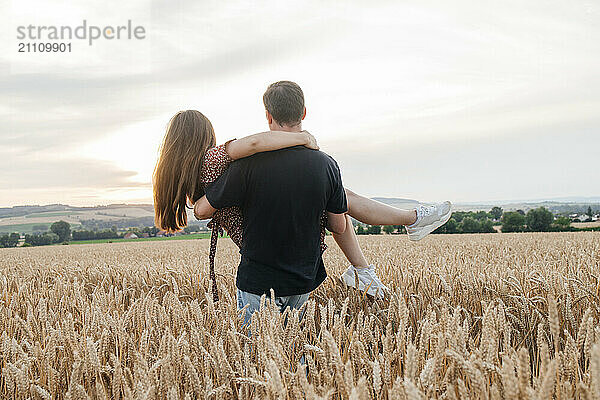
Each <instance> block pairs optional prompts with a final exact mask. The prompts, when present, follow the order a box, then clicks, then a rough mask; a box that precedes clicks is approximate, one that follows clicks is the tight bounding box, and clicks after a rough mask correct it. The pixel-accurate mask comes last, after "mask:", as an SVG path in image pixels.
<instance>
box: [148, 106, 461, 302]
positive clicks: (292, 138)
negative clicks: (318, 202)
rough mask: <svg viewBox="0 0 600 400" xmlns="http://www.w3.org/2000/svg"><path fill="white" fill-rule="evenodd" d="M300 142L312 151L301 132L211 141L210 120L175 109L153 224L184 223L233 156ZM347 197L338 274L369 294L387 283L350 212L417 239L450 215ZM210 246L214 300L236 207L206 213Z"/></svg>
mask: <svg viewBox="0 0 600 400" xmlns="http://www.w3.org/2000/svg"><path fill="white" fill-rule="evenodd" d="M293 146H306V147H308V148H311V149H315V150H318V146H317V143H316V141H315V139H314V137H313V136H312V135H311V134H309V133H308V132H306V131H303V132H299V133H292V132H283V131H269V132H263V133H257V134H255V135H251V136H247V137H244V138H242V139H235V140H230V141H228V142H227V143H225V144H222V145H220V146H216V138H215V133H214V130H213V127H212V124H211V123H210V121H209V120H208V118H206V117H205V116H204V115H203V114H202V113H200V112H199V111H195V110H187V111H180V112H178V113H177V114H175V116H173V118H171V121H170V122H169V125H168V127H167V133H166V135H165V138H164V141H163V144H162V147H161V151H160V156H159V159H158V163H157V165H156V168H155V171H154V209H155V221H156V225H157V226H158V227H159V228H161V229H164V230H166V231H168V232H173V231H178V230H180V229H182V228H183V227H185V226H186V225H187V212H186V208H187V204H188V202H191V203H192V204H193V203H195V202H196V201H197V200H198V199H200V198H201V197H202V196H203V195H204V188H205V186H206V185H208V184H209V183H211V182H213V181H214V180H216V179H217V178H218V177H219V176H220V175H221V174H222V173H223V172H224V171H225V170H226V169H227V167H228V165H229V164H230V163H231V162H232V161H233V160H236V159H240V158H244V157H248V156H251V155H253V154H256V153H259V152H264V151H272V150H278V149H283V148H286V147H293ZM346 194H347V200H348V215H347V216H346V224H347V228H346V231H345V232H344V233H343V234H339V235H338V234H334V235H333V236H334V239H335V241H336V242H337V244H338V245H339V246H340V248H341V249H342V251H343V252H344V255H345V256H346V258H347V259H348V261H349V262H350V267H349V268H348V269H347V270H346V271H345V272H344V274H343V275H342V277H341V279H342V281H343V282H344V283H346V284H347V285H349V286H352V287H355V286H356V278H355V274H356V275H357V276H358V282H359V287H358V289H359V290H363V291H364V290H365V289H366V288H368V293H369V294H371V295H376V294H377V295H379V296H383V295H384V292H386V291H388V288H387V287H386V286H385V285H384V284H383V283H382V282H381V281H380V280H379V278H378V277H377V274H376V273H375V269H374V266H373V265H369V264H368V262H367V260H366V259H365V256H364V254H363V253H362V251H361V249H360V246H359V244H358V240H357V238H356V234H355V232H354V228H353V226H352V221H351V219H350V216H352V217H354V218H355V219H357V220H359V221H361V222H364V223H367V224H370V225H404V226H406V227H407V231H408V233H409V238H410V239H411V240H420V239H422V238H423V237H425V236H426V235H427V234H429V233H430V232H432V231H433V230H434V229H436V228H438V227H439V226H441V225H443V224H444V223H445V222H446V221H447V220H448V219H449V218H450V214H451V211H450V203H449V202H445V203H440V204H438V205H434V206H419V207H418V208H417V209H414V210H401V209H397V208H394V207H390V206H388V205H385V204H382V203H379V202H377V201H374V200H371V199H368V198H366V197H363V196H360V195H358V194H356V193H354V192H352V191H350V190H347V189H346ZM326 223H327V221H326V214H325V213H323V218H322V219H321V250H322V251H325V249H326V248H327V246H326V245H325V242H324V239H325V227H326ZM209 227H210V228H212V236H211V250H210V275H211V280H212V281H213V285H212V290H213V298H214V299H215V301H216V300H217V299H218V296H217V291H216V278H215V274H214V256H215V251H216V242H217V236H218V233H219V232H222V229H225V230H226V231H227V233H228V234H229V236H230V237H231V239H232V240H233V241H234V243H235V244H236V245H237V246H238V247H240V246H241V242H242V213H241V210H240V209H239V208H237V207H231V208H226V209H221V210H218V211H217V212H216V213H215V214H214V215H213V218H212V221H211V223H210V224H209Z"/></svg>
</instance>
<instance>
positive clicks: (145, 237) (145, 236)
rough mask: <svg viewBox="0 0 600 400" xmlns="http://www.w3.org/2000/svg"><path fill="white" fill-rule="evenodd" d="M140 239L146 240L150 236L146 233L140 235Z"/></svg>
mask: <svg viewBox="0 0 600 400" xmlns="http://www.w3.org/2000/svg"><path fill="white" fill-rule="evenodd" d="M142 237H143V238H144V239H147V238H149V237H150V234H149V233H147V232H144V233H142Z"/></svg>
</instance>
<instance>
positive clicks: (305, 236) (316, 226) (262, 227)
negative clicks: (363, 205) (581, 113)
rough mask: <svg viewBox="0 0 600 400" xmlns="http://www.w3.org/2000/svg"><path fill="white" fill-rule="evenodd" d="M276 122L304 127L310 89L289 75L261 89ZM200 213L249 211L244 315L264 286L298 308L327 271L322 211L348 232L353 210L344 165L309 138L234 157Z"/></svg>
mask: <svg viewBox="0 0 600 400" xmlns="http://www.w3.org/2000/svg"><path fill="white" fill-rule="evenodd" d="M263 101H264V104H265V108H266V116H267V121H268V123H269V129H270V130H280V131H289V132H300V131H302V120H303V119H304V117H305V116H306V108H305V107H304V94H303V93H302V89H300V87H299V86H298V85H297V84H295V83H293V82H289V81H282V82H276V83H274V84H272V85H270V86H269V87H268V89H267V91H266V92H265V94H264V96H263ZM205 199H206V200H205V201H204V200H203V201H198V202H197V203H196V205H195V207H194V213H195V214H196V216H197V217H199V218H202V219H204V218H209V217H210V216H211V215H212V214H213V213H214V212H215V211H216V210H217V209H220V208H226V207H232V206H238V207H240V208H241V209H242V213H243V216H244V218H243V238H244V240H243V245H242V248H241V250H240V253H241V254H242V258H241V261H240V265H239V266H238V271H237V278H236V286H237V288H238V293H237V297H238V307H239V308H240V309H241V308H243V307H245V306H246V305H248V308H247V309H246V313H245V320H246V322H248V321H249V319H250V317H251V315H252V314H253V313H254V312H255V311H257V310H258V308H259V307H260V298H261V296H262V295H263V294H267V295H269V293H270V290H271V289H273V291H274V292H275V296H276V297H275V299H273V300H274V302H275V304H277V305H278V306H279V308H280V310H281V311H283V310H285V308H286V307H290V308H300V307H301V306H302V305H303V304H304V303H305V302H306V300H307V299H308V296H309V293H310V292H311V291H313V290H314V289H316V288H317V287H318V286H319V285H320V284H321V283H322V282H323V281H324V280H325V278H326V276H327V274H326V272H325V266H324V264H323V259H322V257H321V246H320V239H321V217H322V215H323V210H325V211H326V212H327V220H328V229H329V230H330V231H332V232H334V233H343V232H344V231H345V229H346V217H345V214H344V213H346V212H347V211H348V208H347V202H346V194H345V191H344V187H343V185H342V179H341V175H340V170H339V167H338V165H337V163H336V162H335V160H333V158H331V157H329V156H328V155H327V154H325V153H323V152H320V151H315V150H310V149H308V148H306V147H303V146H297V147H292V148H288V149H283V150H277V151H272V152H267V153H258V154H255V155H253V156H251V157H247V158H244V159H240V160H237V161H235V162H233V163H232V164H231V165H230V166H229V168H228V169H227V171H226V172H225V173H224V174H223V175H221V177H219V179H217V180H216V181H215V182H214V183H213V184H212V185H210V186H208V187H207V188H206V197H205Z"/></svg>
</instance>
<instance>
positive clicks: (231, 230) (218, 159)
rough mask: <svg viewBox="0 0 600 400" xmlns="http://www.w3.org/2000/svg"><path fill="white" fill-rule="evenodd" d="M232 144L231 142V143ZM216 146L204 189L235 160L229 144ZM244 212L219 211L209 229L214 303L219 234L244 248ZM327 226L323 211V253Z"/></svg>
mask: <svg viewBox="0 0 600 400" xmlns="http://www.w3.org/2000/svg"><path fill="white" fill-rule="evenodd" d="M229 142H230V141H229ZM229 142H227V143H225V144H222V145H220V146H215V147H213V148H211V149H209V150H208V151H207V152H206V154H205V156H204V162H203V164H202V171H201V174H200V180H201V183H202V185H203V186H204V187H206V186H207V185H209V184H210V183H212V182H214V181H215V180H217V178H218V177H219V176H221V174H223V172H225V170H227V167H229V164H231V163H232V162H233V159H232V158H231V157H230V156H229V154H227V150H226V147H227V144H228V143H229ZM242 221H243V216H242V210H241V209H240V208H239V207H229V208H223V209H220V210H217V211H216V212H215V213H214V214H213V217H212V220H211V221H210V222H209V224H208V227H209V228H210V229H211V235H210V254H209V262H210V279H211V280H212V283H213V284H212V294H213V301H215V302H216V301H218V300H219V295H218V292H217V280H216V275H215V255H216V252H217V239H218V237H219V234H221V236H222V235H223V229H225V230H226V231H227V233H228V234H229V237H230V238H231V240H233V242H234V243H235V244H236V245H237V246H238V247H240V248H241V247H242V240H243V238H242V232H243V228H242ZM326 226H327V213H326V212H325V211H323V214H322V215H321V253H323V252H324V251H325V250H326V249H327V245H326V244H325V227H326Z"/></svg>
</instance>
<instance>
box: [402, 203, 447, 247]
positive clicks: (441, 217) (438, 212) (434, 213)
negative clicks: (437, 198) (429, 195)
mask: <svg viewBox="0 0 600 400" xmlns="http://www.w3.org/2000/svg"><path fill="white" fill-rule="evenodd" d="M451 216H452V203H450V202H449V201H444V202H443V203H438V204H434V205H432V206H424V205H421V206H419V207H418V208H417V221H416V222H415V223H414V224H412V225H408V226H407V227H406V232H408V238H409V239H410V240H412V241H414V242H416V241H417V240H421V239H423V238H424V237H425V236H427V235H429V234H430V233H431V232H433V231H435V230H436V229H437V228H439V227H440V226H442V225H444V224H445V223H446V222H448V220H449V219H450V217H451Z"/></svg>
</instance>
